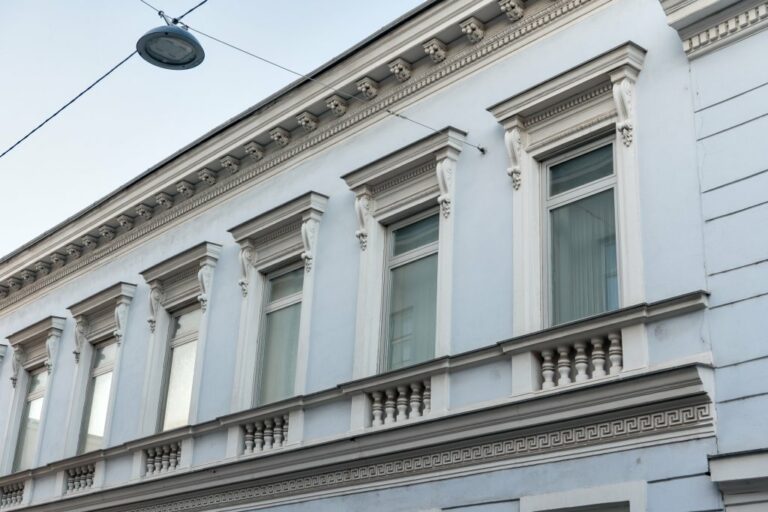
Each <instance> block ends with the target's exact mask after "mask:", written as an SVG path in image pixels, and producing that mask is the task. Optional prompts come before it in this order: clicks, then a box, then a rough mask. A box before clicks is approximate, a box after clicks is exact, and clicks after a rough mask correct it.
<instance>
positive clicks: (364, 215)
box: [355, 194, 373, 251]
mask: <svg viewBox="0 0 768 512" xmlns="http://www.w3.org/2000/svg"><path fill="white" fill-rule="evenodd" d="M372 200H373V199H372V198H371V196H370V195H368V194H363V195H361V196H359V197H356V198H355V214H356V216H357V231H355V237H356V238H357V240H358V242H360V250H361V251H364V250H366V249H367V248H368V228H367V225H368V219H369V218H370V216H371V201H372Z"/></svg>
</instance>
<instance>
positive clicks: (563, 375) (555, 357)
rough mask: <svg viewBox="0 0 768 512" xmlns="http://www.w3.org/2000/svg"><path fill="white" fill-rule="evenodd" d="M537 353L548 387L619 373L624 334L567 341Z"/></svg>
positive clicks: (544, 384) (544, 382) (544, 385)
mask: <svg viewBox="0 0 768 512" xmlns="http://www.w3.org/2000/svg"><path fill="white" fill-rule="evenodd" d="M606 338H607V339H606ZM538 357H540V359H541V382H542V384H541V389H545V390H546V389H552V388H555V387H563V386H567V385H569V384H573V383H581V382H586V381H589V380H594V379H600V378H603V377H605V376H607V375H618V374H619V373H621V370H622V363H623V347H622V344H621V334H619V333H618V332H614V333H609V334H608V335H607V336H605V337H603V336H594V337H592V338H590V339H589V340H582V341H577V342H574V343H564V344H561V345H557V346H556V347H553V348H548V349H546V350H542V351H541V352H539V354H538Z"/></svg>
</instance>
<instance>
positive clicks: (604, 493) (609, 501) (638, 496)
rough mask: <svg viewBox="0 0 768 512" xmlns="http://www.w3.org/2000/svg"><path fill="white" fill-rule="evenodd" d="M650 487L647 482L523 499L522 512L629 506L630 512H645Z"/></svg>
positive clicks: (521, 500) (564, 511)
mask: <svg viewBox="0 0 768 512" xmlns="http://www.w3.org/2000/svg"><path fill="white" fill-rule="evenodd" d="M646 494H647V484H646V482H644V481H637V482H624V483H620V484H614V485H603V486H600V487H590V488H588V489H575V490H572V491H563V492H554V493H549V494H539V495H536V496H523V497H522V498H520V512H547V511H558V512H567V511H568V510H576V509H578V508H580V507H588V506H597V505H628V506H629V509H628V512H645V511H646V502H647V498H646Z"/></svg>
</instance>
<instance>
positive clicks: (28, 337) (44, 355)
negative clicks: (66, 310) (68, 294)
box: [8, 316, 66, 387]
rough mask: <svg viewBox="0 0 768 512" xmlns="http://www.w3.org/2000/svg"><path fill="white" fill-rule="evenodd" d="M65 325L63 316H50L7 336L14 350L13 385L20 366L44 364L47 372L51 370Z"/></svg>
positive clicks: (17, 376)
mask: <svg viewBox="0 0 768 512" xmlns="http://www.w3.org/2000/svg"><path fill="white" fill-rule="evenodd" d="M65 325H66V320H65V319H64V318H61V317H57V316H51V317H48V318H46V319H45V320H41V321H40V322H37V323H36V324H33V325H31V326H29V327H27V328H25V329H22V330H21V331H18V332H16V333H14V334H11V335H10V336H8V341H9V342H10V343H11V346H12V347H13V350H14V359H13V370H12V374H11V382H12V384H13V386H14V387H16V382H17V380H18V378H19V372H20V371H21V369H22V368H23V369H26V370H29V369H32V368H36V367H40V366H41V365H44V366H45V368H46V370H47V371H48V373H51V372H52V371H53V369H54V361H55V360H56V355H57V354H58V349H59V340H60V339H61V333H62V332H63V331H64V326H65Z"/></svg>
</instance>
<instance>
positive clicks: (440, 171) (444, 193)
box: [436, 158, 455, 219]
mask: <svg viewBox="0 0 768 512" xmlns="http://www.w3.org/2000/svg"><path fill="white" fill-rule="evenodd" d="M454 168H455V162H454V161H453V160H452V159H450V158H443V159H441V160H438V162H437V167H436V172H437V185H438V187H440V195H439V196H438V197H437V203H438V204H439V205H440V211H441V212H442V213H443V217H445V218H446V219H447V218H448V217H449V216H450V215H451V200H452V198H451V185H452V184H453V173H454Z"/></svg>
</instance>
